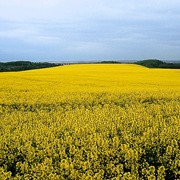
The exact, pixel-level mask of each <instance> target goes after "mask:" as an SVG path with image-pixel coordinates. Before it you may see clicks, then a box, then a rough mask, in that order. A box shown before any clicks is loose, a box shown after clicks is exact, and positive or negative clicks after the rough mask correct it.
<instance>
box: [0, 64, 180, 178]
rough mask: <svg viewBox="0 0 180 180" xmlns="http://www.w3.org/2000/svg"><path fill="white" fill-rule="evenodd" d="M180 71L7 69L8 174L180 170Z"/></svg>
mask: <svg viewBox="0 0 180 180" xmlns="http://www.w3.org/2000/svg"><path fill="white" fill-rule="evenodd" d="M179 132H180V70H172V69H149V68H145V67H142V66H138V65H131V64H78V65H66V66H60V67H55V68H47V69H40V70H30V71H23V72H9V73H0V179H2V180H3V179H14V180H18V179H52V180H56V179H57V180H58V179H60V180H61V179H77V180H78V179H82V180H85V179H87V180H91V179H92V180H93V179H97V180H100V179H113V180H121V179H122V180H130V179H132V180H134V179H138V180H139V179H140V180H141V179H142V180H143V179H147V180H155V179H158V180H163V179H178V178H179V176H180V133H179Z"/></svg>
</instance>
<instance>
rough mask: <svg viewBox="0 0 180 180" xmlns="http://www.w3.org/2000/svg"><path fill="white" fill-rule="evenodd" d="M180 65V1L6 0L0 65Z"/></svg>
mask: <svg viewBox="0 0 180 180" xmlns="http://www.w3.org/2000/svg"><path fill="white" fill-rule="evenodd" d="M148 58H157V59H162V60H180V1H179V0H171V1H169V0H146V1H145V0H136V1H134V0H126V1H124V0H111V1H109V0H4V1H3V0H1V1H0V60H1V61H8V60H34V61H65V60H69V61H73V60H75V61H77V60H79V61H83V60H84V61H88V60H136V59H148Z"/></svg>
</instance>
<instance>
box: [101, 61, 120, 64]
mask: <svg viewBox="0 0 180 180" xmlns="http://www.w3.org/2000/svg"><path fill="white" fill-rule="evenodd" d="M98 63H100V64H121V62H119V61H100V62H98Z"/></svg>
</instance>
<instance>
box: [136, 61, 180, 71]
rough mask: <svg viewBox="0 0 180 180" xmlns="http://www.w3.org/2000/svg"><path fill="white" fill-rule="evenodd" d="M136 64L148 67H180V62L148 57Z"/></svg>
mask: <svg viewBox="0 0 180 180" xmlns="http://www.w3.org/2000/svg"><path fill="white" fill-rule="evenodd" d="M135 64H138V65H141V66H145V67H148V68H170V69H180V63H167V62H164V61H160V60H158V59H147V60H143V61H137V62H135Z"/></svg>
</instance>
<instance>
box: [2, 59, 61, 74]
mask: <svg viewBox="0 0 180 180" xmlns="http://www.w3.org/2000/svg"><path fill="white" fill-rule="evenodd" d="M61 65H62V64H55V63H47V62H30V61H14V62H6V63H2V62H0V72H9V71H24V70H30V69H40V68H48V67H55V66H61Z"/></svg>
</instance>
